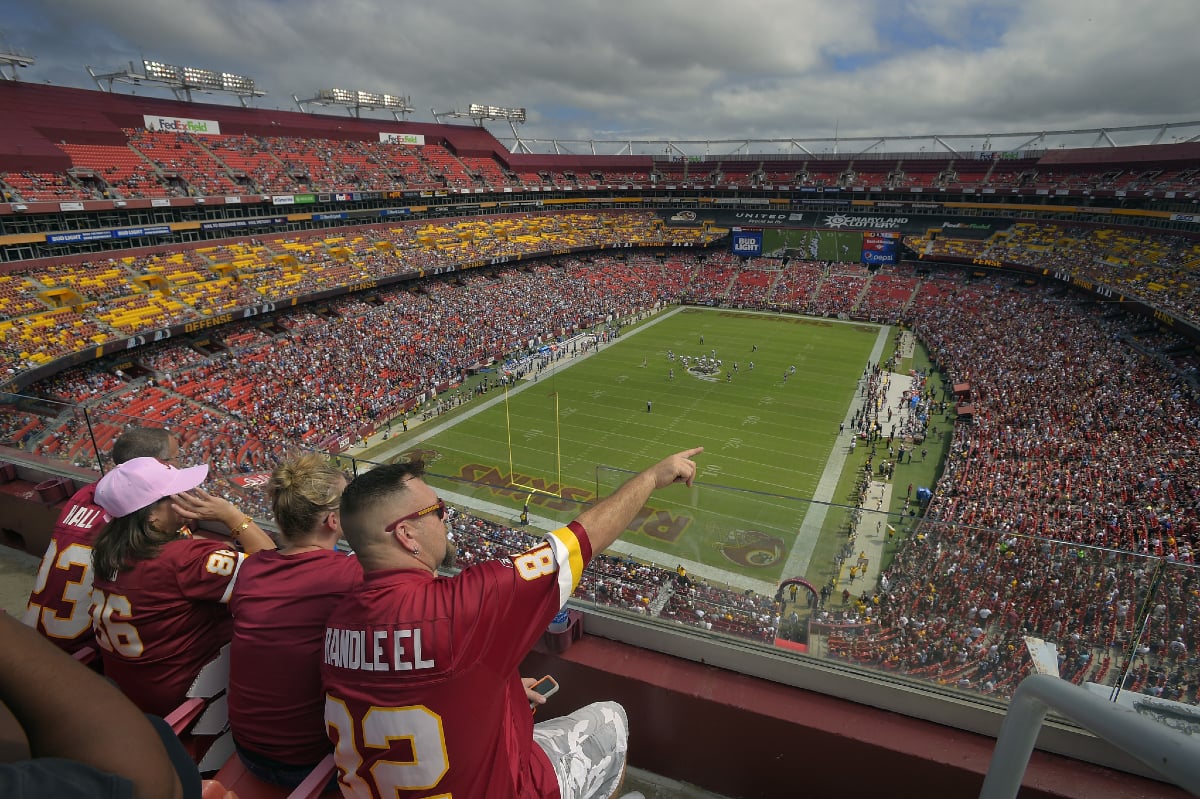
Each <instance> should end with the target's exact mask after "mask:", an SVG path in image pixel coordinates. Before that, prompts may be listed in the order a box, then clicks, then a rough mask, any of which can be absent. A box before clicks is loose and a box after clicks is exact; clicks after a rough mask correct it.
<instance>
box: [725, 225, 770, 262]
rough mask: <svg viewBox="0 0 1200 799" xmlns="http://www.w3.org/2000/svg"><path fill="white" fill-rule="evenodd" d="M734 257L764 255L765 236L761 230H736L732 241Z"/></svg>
mask: <svg viewBox="0 0 1200 799" xmlns="http://www.w3.org/2000/svg"><path fill="white" fill-rule="evenodd" d="M730 240H731V241H732V242H733V244H732V246H733V254H734V255H744V256H753V255H762V251H763V234H762V231H761V230H738V229H737V228H734V230H733V235H732V237H731V239H730Z"/></svg>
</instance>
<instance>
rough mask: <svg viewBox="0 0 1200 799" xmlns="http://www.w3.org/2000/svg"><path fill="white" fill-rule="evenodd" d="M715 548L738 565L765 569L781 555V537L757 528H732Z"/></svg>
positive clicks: (776, 561) (772, 564)
mask: <svg viewBox="0 0 1200 799" xmlns="http://www.w3.org/2000/svg"><path fill="white" fill-rule="evenodd" d="M717 549H718V550H720V552H721V554H722V555H724V556H725V557H726V558H727V559H728V560H730V561H732V562H734V563H736V564H738V565H739V566H746V567H747V568H751V569H765V568H768V567H770V566H774V565H775V564H776V563H778V562H779V559H780V558H782V557H783V539H782V538H776V537H775V536H773V535H768V534H766V533H764V532H761V531H759V530H733V531H731V532H730V533H729V535H728V537H727V538H726V540H725V541H723V542H721V543H718V544H717Z"/></svg>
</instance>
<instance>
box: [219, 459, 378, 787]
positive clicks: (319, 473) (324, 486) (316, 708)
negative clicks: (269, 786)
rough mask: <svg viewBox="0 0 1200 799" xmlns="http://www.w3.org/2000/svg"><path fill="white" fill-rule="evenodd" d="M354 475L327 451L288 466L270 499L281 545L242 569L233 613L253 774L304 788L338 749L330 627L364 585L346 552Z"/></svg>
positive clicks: (247, 759) (247, 761)
mask: <svg viewBox="0 0 1200 799" xmlns="http://www.w3.org/2000/svg"><path fill="white" fill-rule="evenodd" d="M346 482H347V481H346V475H345V474H343V473H342V472H341V471H340V470H339V469H337V468H336V467H334V466H333V465H332V464H331V463H330V461H329V457H328V456H326V455H321V454H317V453H309V454H307V455H301V456H300V457H298V458H294V459H292V460H289V461H286V462H285V463H282V464H280V465H279V466H277V467H276V468H275V471H274V472H273V473H272V474H271V482H270V484H269V485H268V489H267V490H268V493H269V494H270V497H271V508H272V510H273V511H274V513H275V521H276V523H277V524H278V525H279V534H280V549H278V550H274V551H266V552H260V553H258V554H257V555H255V556H254V557H253V558H250V559H249V560H247V561H246V562H245V563H243V564H242V568H241V572H240V574H239V576H238V580H237V584H236V585H235V586H234V589H233V598H232V599H230V601H229V610H230V612H232V614H233V643H232V645H231V646H230V651H229V726H230V728H231V730H232V731H233V738H234V742H235V743H236V745H237V752H238V756H239V757H240V758H241V760H242V763H243V764H244V765H245V766H246V770H247V771H249V772H250V773H252V774H254V775H255V776H256V777H258V778H259V779H263V780H266V781H267V782H271V783H275V784H276V785H283V786H285V787H289V788H294V787H295V786H297V785H299V784H300V783H301V782H302V781H303V780H304V778H305V777H307V776H308V773H309V772H310V771H312V769H313V767H314V766H316V765H317V764H318V763H320V762H321V761H322V760H323V759H324V758H325V756H326V755H328V754H329V753H330V752H332V751H333V746H332V745H331V744H330V743H329V738H328V736H326V735H325V717H324V712H325V694H324V692H323V691H322V690H321V672H320V668H321V650H322V645H323V643H324V641H325V621H326V619H328V618H329V614H330V613H331V612H332V611H333V609H334V607H335V606H336V605H337V604H338V602H339V601H341V599H342V597H343V596H345V595H346V594H347V593H349V592H351V591H356V590H358V588H359V587H360V586H361V585H362V580H363V572H362V567H361V566H359V565H358V559H357V558H354V557H348V556H347V555H346V553H344V552H339V551H337V542H338V539H339V538H341V536H342V526H341V523H340V522H339V520H338V505H339V503H340V502H341V497H342V489H344V488H345V487H346Z"/></svg>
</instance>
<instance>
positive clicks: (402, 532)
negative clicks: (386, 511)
mask: <svg viewBox="0 0 1200 799" xmlns="http://www.w3.org/2000/svg"><path fill="white" fill-rule="evenodd" d="M392 537H393V538H394V539H396V541H398V542H399V543H400V546H402V547H404V551H405V552H407V553H408V554H410V555H415V554H417V552H419V551H420V549H421V546H420V544H418V543H417V539H416V536H414V535H413V529H412V528H411V527H409V525H408V522H400V523H399V524H398V525H396V527H395V529H394V530H392Z"/></svg>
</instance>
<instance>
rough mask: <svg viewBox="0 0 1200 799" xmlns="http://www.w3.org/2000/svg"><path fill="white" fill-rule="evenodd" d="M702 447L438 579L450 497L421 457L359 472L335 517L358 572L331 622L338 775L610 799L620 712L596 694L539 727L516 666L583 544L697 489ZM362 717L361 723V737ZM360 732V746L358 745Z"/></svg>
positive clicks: (620, 744)
mask: <svg viewBox="0 0 1200 799" xmlns="http://www.w3.org/2000/svg"><path fill="white" fill-rule="evenodd" d="M701 451H702V449H701V448H697V449H692V450H686V451H684V452H681V453H678V454H676V455H673V456H671V457H669V458H667V459H666V460H664V461H661V462H660V463H658V464H656V465H655V466H652V467H651V468H649V469H647V470H646V471H644V472H642V473H641V474H639V475H637V476H635V477H633V478H632V479H630V480H629V481H628V482H626V483H625V484H624V485H622V486H621V487H620V488H619V489H617V490H616V491H615V492H614V493H613V494H611V495H610V496H608V497H606V498H605V499H604V500H602V501H600V502H599V503H598V504H596V505H594V506H592V507H590V508H588V509H587V510H585V511H584V512H583V513H582V514H580V516H579V518H578V519H577V520H575V521H574V522H571V523H570V524H569V525H567V526H566V527H563V528H560V529H558V530H556V531H554V532H551V533H549V534H547V535H546V538H545V541H544V542H543V543H542V544H540V545H539V546H536V547H534V548H533V549H531V550H529V551H527V552H524V553H522V554H520V555H516V556H514V557H512V558H511V559H508V560H494V561H486V562H484V563H480V564H477V565H474V566H470V567H468V568H466V569H464V570H463V571H462V572H460V573H459V574H458V575H457V576H455V577H451V578H448V579H439V578H438V576H437V570H438V566H439V565H440V564H441V563H442V562H443V561H444V559H445V558H446V557H447V555H450V554H452V553H453V551H454V547H453V544H452V543H451V542H450V541H449V540H448V535H447V530H446V525H445V523H444V519H445V515H446V510H445V508H446V506H445V503H444V502H443V501H442V500H440V499H439V498H438V497H437V494H436V493H435V492H434V490H433V488H431V487H430V486H429V485H427V484H426V483H425V482H424V481H423V480H422V479H421V475H422V474H423V471H424V467H423V464H421V463H420V462H416V463H402V464H395V465H390V466H380V467H377V468H375V469H373V470H371V471H369V472H367V473H366V474H364V475H360V476H359V477H357V478H355V480H354V481H353V482H352V483H351V484H350V486H349V487H348V488H347V489H346V492H345V494H344V495H343V498H342V522H343V525H344V528H345V532H346V536H347V538H348V539H349V541H350V543H351V544H352V545H353V547H354V550H355V551H356V552H357V553H358V556H359V559H360V561H361V562H362V564H363V569H364V571H365V572H366V580H365V584H364V588H363V590H362V591H359V592H356V593H354V594H352V595H350V596H348V597H347V598H346V599H345V600H344V601H343V602H342V604H341V605H339V606H338V608H337V610H335V611H334V613H333V616H331V617H330V620H329V625H328V629H327V631H326V647H325V657H324V662H323V665H322V667H321V676H322V680H323V682H324V685H325V690H326V703H325V721H326V724H327V726H328V727H329V729H330V737H331V738H333V739H335V740H336V741H337V742H338V746H337V750H336V753H335V756H336V757H337V761H338V767H339V770H340V771H341V773H342V776H341V781H342V783H343V785H344V786H346V787H349V786H353V785H362V784H363V783H364V782H365V781H370V782H372V783H375V787H374V788H372V789H370V790H371V793H372V794H375V793H378V794H379V795H385V796H394V795H400V792H401V791H409V790H422V791H426V792H427V791H430V790H434V789H436V790H437V791H438V792H440V793H444V794H446V795H449V794H451V793H454V794H456V795H462V796H484V795H486V796H489V797H500V798H502V797H516V796H545V797H557V796H561V797H562V799H581V798H582V797H609V796H612V795H614V794H615V792H616V790H617V788H618V786H619V784H620V782H621V779H622V775H623V773H624V768H625V750H626V739H627V731H626V726H627V723H626V718H625V711H624V709H623V708H621V706H620V705H617V704H615V703H612V702H600V703H596V704H593V705H589V706H587V707H585V708H581V709H580V710H578V711H576V712H575V713H573V714H571V715H569V716H565V717H563V718H561V719H552V720H550V721H547V722H543V723H542V724H539V725H537V727H534V725H533V718H532V714H531V713H530V704H529V703H531V702H532V703H534V704H535V705H537V704H542V703H543V702H544V699H543V698H542V697H539V696H538V695H537V694H536V693H534V692H533V691H531V690H530V685H531V684H532V682H533V681H532V680H528V679H526V680H522V679H521V677H520V676H519V674H518V673H517V667H518V665H519V664H520V662H521V660H522V659H523V658H524V657H525V655H526V654H528V652H529V649H530V647H531V646H532V645H533V643H534V642H535V641H536V640H537V639H538V637H539V636H540V635H541V634H542V633H543V632H544V631H545V630H546V627H547V625H548V624H549V623H550V621H551V619H553V617H554V616H555V614H556V613H558V611H559V610H560V609H561V608H562V606H563V605H564V604H565V602H566V600H567V597H568V596H569V595H570V593H571V591H572V590H573V589H574V588H575V586H576V585H577V584H578V583H579V580H580V577H581V573H582V570H583V567H584V566H585V565H586V564H587V563H588V561H590V560H591V559H592V555H593V553H599V552H600V551H602V550H604V549H605V548H606V547H608V545H609V544H611V543H612V542H613V541H615V540H616V538H617V536H618V535H620V534H621V532H622V531H623V530H624V529H625V527H626V525H628V524H629V522H630V521H632V520H633V517H634V515H635V514H636V513H637V512H638V511H639V510H640V509H641V507H642V506H643V505H644V504H645V502H646V500H647V499H648V498H649V497H650V494H651V493H652V492H653V491H655V490H657V489H660V488H663V487H665V486H668V485H670V484H672V483H675V482H682V483H686V484H688V485H691V483H692V480H693V478H694V477H695V474H696V465H695V463H694V462H693V461H692V460H691V458H692V457H693V456H695V455H697V454H699V453H700V452H701ZM368 665H369V666H370V668H371V670H370V671H367V670H365V667H366V666H368ZM368 711H371V719H370V727H369V729H368V730H367V731H361V728H362V725H363V723H364V722H365V721H367V719H366V718H365V715H366V714H367V712H368ZM364 735H365V736H367V738H368V745H366V746H360V744H359V743H358V742H359V741H360V740H361V739H362V737H363V736H364ZM393 741H394V742H396V744H398V745H397V746H396V747H395V750H394V751H393ZM535 743H536V744H537V745H536V746H535V745H534V744H535ZM381 744H382V745H383V746H380V745H381ZM388 760H400V761H407V762H413V761H416V762H415V763H414V765H412V766H409V767H406V768H405V769H404V770H403V771H400V770H396V769H376V768H374V766H375V765H376V763H377V762H382V761H388ZM381 780H383V781H384V782H383V784H380V781H381Z"/></svg>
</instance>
